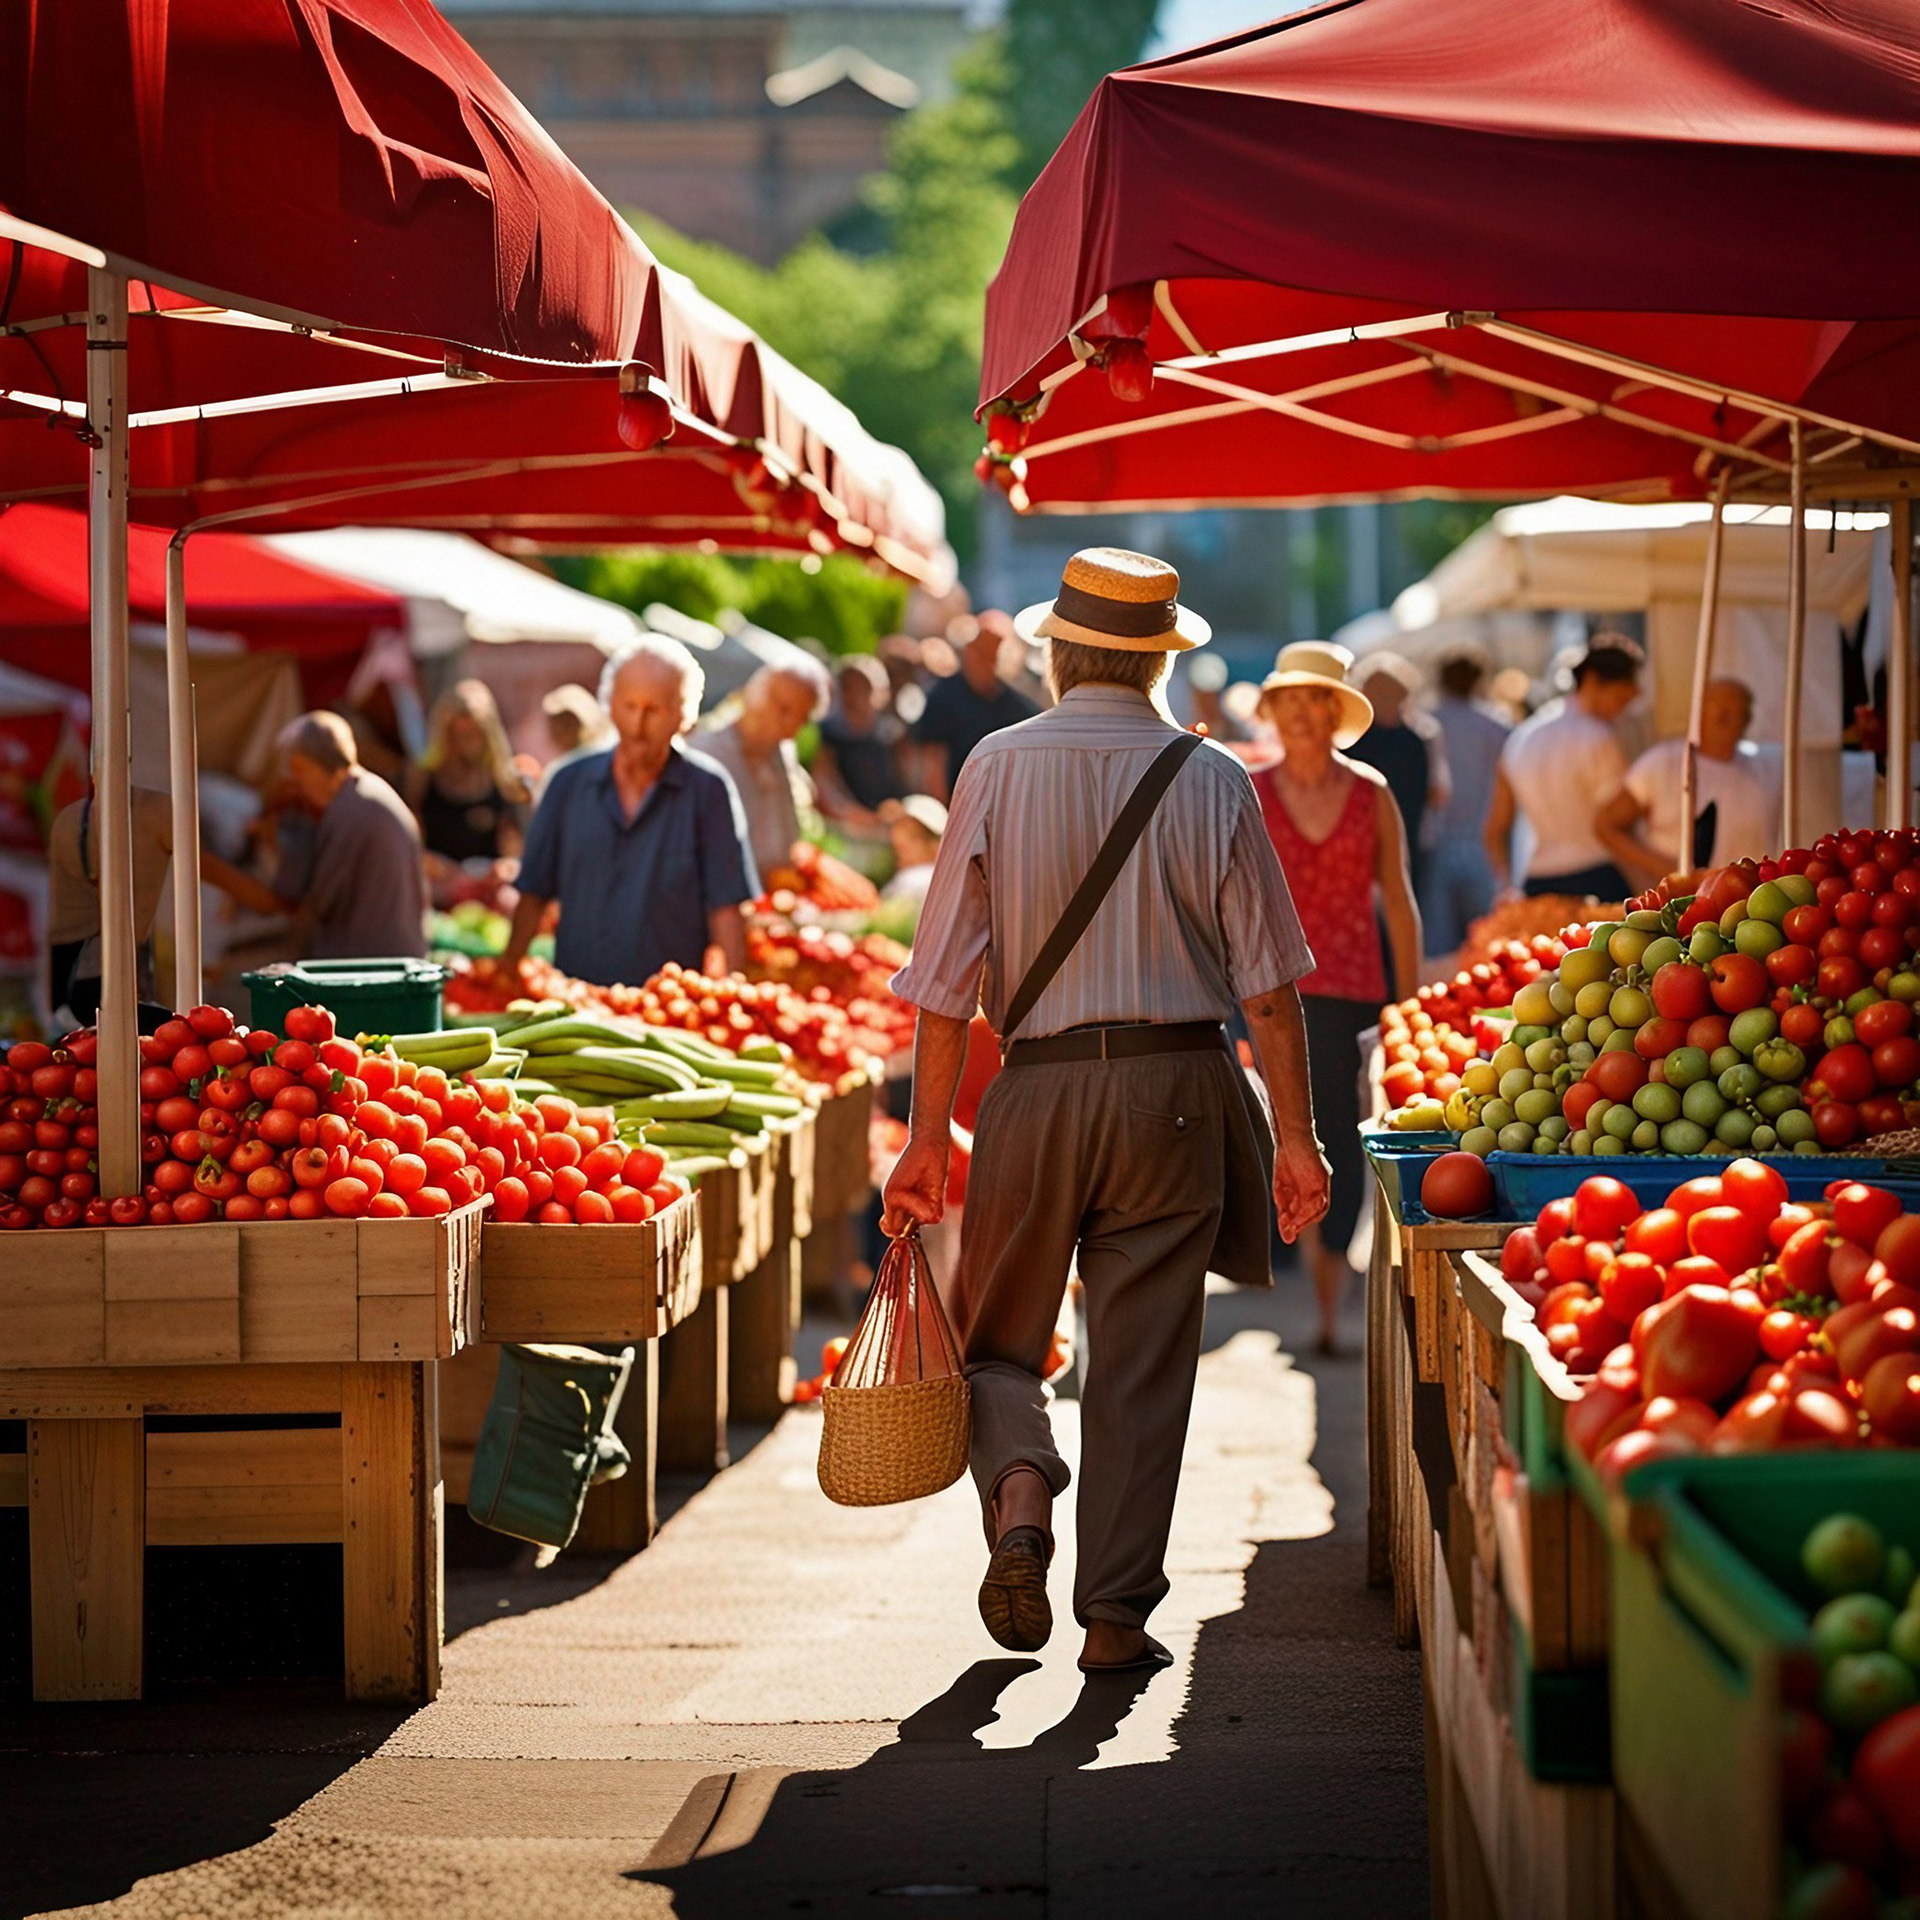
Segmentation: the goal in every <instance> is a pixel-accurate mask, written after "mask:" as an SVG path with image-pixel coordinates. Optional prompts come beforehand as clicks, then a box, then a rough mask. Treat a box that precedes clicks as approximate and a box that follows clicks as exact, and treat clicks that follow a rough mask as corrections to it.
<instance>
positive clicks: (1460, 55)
mask: <svg viewBox="0 0 1920 1920" xmlns="http://www.w3.org/2000/svg"><path fill="white" fill-rule="evenodd" d="M1656 78H1657V84H1654V82H1655V80H1656ZM1916 191H1920V20H1917V19H1916V18H1915V16H1914V15H1913V13H1912V10H1911V9H1910V8H1907V7H1905V6H1903V5H1899V4H1896V0H1770V4H1769V5H1767V6H1766V7H1759V6H1750V5H1746V4H1743V0H1527V4H1525V5H1524V6H1523V5H1521V4H1519V0H1450V3H1449V4H1448V5H1447V6H1445V7H1434V6H1432V5H1430V4H1427V0H1329V4H1326V5H1322V6H1320V7H1317V8H1314V9H1311V10H1310V11H1308V12H1305V13H1302V14H1296V15H1292V16H1290V17H1288V18H1286V19H1283V20H1281V21H1278V22H1275V23H1274V24H1272V25H1270V26H1267V27H1263V28H1260V29H1257V30H1255V31H1252V32H1249V33H1246V34H1243V35H1240V36H1237V37H1235V38H1233V39H1229V40H1224V41H1221V42H1219V43H1217V44H1215V45H1213V46H1209V47H1204V48H1201V49H1198V50H1196V51H1195V52H1192V53H1189V54H1183V55H1176V56H1174V57H1172V58H1170V59H1167V60H1161V61H1157V62H1151V63H1148V64H1146V65H1143V66H1139V67H1135V68H1130V69H1128V70H1126V71H1125V72H1122V73H1117V74H1114V75H1112V76H1110V77H1109V78H1108V79H1107V80H1106V81H1105V82H1103V83H1102V85H1101V87H1100V89H1099V91H1098V92H1097V93H1096V94H1095V96H1094V98H1093V100H1092V101H1091V102H1090V103H1089V104H1088V106H1087V108H1086V109H1085V111H1084V112H1083V113H1082V114H1081V116H1080V118H1079V120H1078V121H1077V122H1076V123H1075V125H1074V128H1073V130H1072V131H1071V133H1070V134H1069V135H1068V137H1067V139H1066V141H1065V142H1064V143H1063V144H1062V146H1061V148H1060V151H1059V152H1058V153H1057V154H1056V155H1055V156H1054V158H1053V160H1052V161H1051V162H1050V163H1049V165H1048V167H1047V169H1046V170H1045V172H1043V173H1042V175H1041V177H1040V179H1039V180H1038V182H1036V184H1035V186H1034V187H1033V189H1032V190H1031V191H1030V192H1029V194H1028V195H1027V197H1026V200H1025V201H1024V202H1023V203H1022V206H1021V209H1020V213H1019V216H1018V219H1017V220H1016V222H1015V227H1014V233H1013V239H1012V242H1011V244H1010V246H1009V249H1008V253H1007V258H1006V261H1005V264H1004V265H1003V266H1002V268H1001V271H1000V273H999V275H998V276H997V278H996V279H995V281H994V284H993V287H992V289H991V291H990V293H989V296H988V304H987V335H986V352H985V371H984V377H983V382H982V399H983V407H985V408H986V409H987V410H988V412H989V415H990V418H989V432H990V437H991V440H992V443H993V445H994V446H995V448H996V449H997V450H998V453H999V454H1000V456H1001V460H1000V470H999V477H1000V479H1001V481H1002V484H1004V485H1007V486H1008V488H1009V491H1012V492H1014V493H1015V496H1016V502H1017V503H1018V504H1029V505H1032V506H1033V507H1036V508H1043V509H1044V508H1047V507H1054V508H1059V509H1063V510H1072V509H1073V508H1075V507H1091V506H1102V507H1110V506H1116V505H1137V506H1181V505H1202V504H1221V503H1259V502H1274V503H1278V502H1290V501H1300V500H1309V499H1340V498H1355V497H1370V498H1379V497H1382V496H1390V495H1395V494H1416V493H1429V494H1431V493H1443V494H1444V493H1461V494H1486V495H1504V496H1508V497H1511V496H1512V495H1514V494H1524V493H1543V492H1550V491H1573V492H1586V493H1608V494H1613V495H1615V496H1618V497H1624V498H1659V497H1667V496H1672V495H1697V494H1700V493H1701V492H1703V491H1704V490H1705V488H1706V486H1707V484H1708V475H1709V470H1710V469H1711V467H1712V466H1713V465H1714V464H1715V463H1717V462H1718V463H1725V464H1727V465H1729V466H1731V467H1732V468H1733V469H1734V470H1735V473H1736V488H1737V490H1739V491H1748V492H1765V491H1768V490H1773V491H1778V490H1779V489H1780V487H1781V486H1782V484H1783V478H1782V477H1783V475H1784V473H1785V470H1786V467H1787V453H1788V439H1789V433H1790V421H1791V420H1792V419H1793V417H1794V416H1795V415H1796V414H1798V415H1799V416H1800V421H1801V429H1802V432H1803V433H1804V435H1805V446H1806V452H1807V457H1808V460H1809V463H1810V468H1811V472H1812V476H1813V481H1814V485H1815V489H1816V491H1820V492H1825V493H1829V494H1834V495H1837V496H1840V497H1845V496H1846V495H1847V494H1848V492H1849V491H1851V492H1854V493H1866V492H1871V491H1874V490H1875V486H1876V482H1875V481H1874V479H1873V476H1872V473H1871V471H1869V470H1870V469H1872V468H1873V467H1875V466H1877V465H1882V464H1884V463H1886V462H1887V461H1888V460H1890V459H1892V460H1911V459H1912V458H1913V456H1915V455H1920V378H1914V377H1911V376H1912V374H1913V372H1914V369H1915V364H1916V363H1915V360H1914V357H1913V355H1914V348H1915V346H1916V344H1917V336H1920V326H1916V325H1915V324H1914V323H1915V321H1916V320H1917V319H1920V259H1916V257H1915V255H1914V253H1913V250H1912V248H1911V246H1910V245H1908V244H1907V235H1906V231H1905V229H1906V225H1907V221H1906V212H1907V210H1908V209H1909V208H1910V207H1911V206H1912V204H1913V203H1914V197H1915V194H1916ZM1103 367H1104V369H1105V377H1104V378H1103V377H1101V371H1100V370H1101V369H1102V368H1103ZM1149 389H1150V390H1149ZM1862 429H1864V430H1866V433H1867V434H1868V435H1869V436H1870V437H1869V439H1868V443H1867V444H1866V445H1864V446H1863V444H1862ZM1013 456H1017V459H1016V458H1013Z"/></svg>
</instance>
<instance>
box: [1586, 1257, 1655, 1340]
mask: <svg viewBox="0 0 1920 1920" xmlns="http://www.w3.org/2000/svg"><path fill="white" fill-rule="evenodd" d="M1665 1289H1666V1274H1665V1273H1664V1272H1663V1271H1662V1270H1661V1268H1660V1267H1659V1266H1657V1265H1656V1264H1655V1263H1654V1262H1653V1261H1652V1260H1650V1259H1649V1258H1648V1257H1647V1256H1646V1255H1645V1254H1644V1253H1623V1254H1621V1256H1620V1257H1619V1258H1618V1259H1617V1260H1614V1261H1612V1262H1610V1263H1609V1265H1608V1267H1607V1269H1606V1271H1605V1272H1604V1273H1603V1274H1601V1276H1600V1298H1601V1300H1602V1302H1603V1303H1604V1304H1605V1306H1606V1309H1607V1311H1608V1313H1610V1314H1611V1315H1612V1316H1613V1317H1614V1319H1616V1320H1617V1321H1619V1323H1620V1324H1621V1325H1622V1326H1623V1327H1630V1326H1632V1325H1633V1323H1634V1321H1635V1320H1637V1319H1638V1318H1639V1317H1640V1315H1641V1314H1642V1313H1644V1312H1645V1311H1646V1310H1647V1308H1648V1307H1651V1306H1653V1305H1654V1304H1655V1303H1656V1302H1657V1301H1659V1300H1660V1299H1661V1297H1662V1296H1663V1294H1664V1292H1665Z"/></svg>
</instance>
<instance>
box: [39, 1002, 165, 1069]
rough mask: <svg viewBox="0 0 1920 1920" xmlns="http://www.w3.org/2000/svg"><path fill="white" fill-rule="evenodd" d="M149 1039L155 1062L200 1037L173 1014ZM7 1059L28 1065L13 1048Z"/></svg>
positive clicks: (155, 1029) (143, 1056)
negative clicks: (151, 1042)
mask: <svg viewBox="0 0 1920 1920" xmlns="http://www.w3.org/2000/svg"><path fill="white" fill-rule="evenodd" d="M151 1038H152V1041H153V1046H154V1058H155V1059H156V1060H171V1059H172V1058H173V1056H174V1055H175V1054H176V1053H178V1052H179V1051H180V1049H181V1048H182V1047H190V1046H192V1045H193V1044H194V1042H195V1041H196V1040H198V1039H199V1038H200V1036H199V1035H198V1034H197V1033H195V1032H194V1030H193V1029H192V1027H190V1026H189V1025H188V1024H187V1023H186V1021H184V1020H183V1019H181V1018H180V1016H179V1015H178V1014H175V1015H174V1017H173V1018H172V1019H171V1020H162V1021H161V1022H160V1024H159V1025H158V1026H157V1027H155V1028H154V1030H153V1033H152V1035H151ZM144 1045H145V1043H144V1042H143V1043H142V1046H143V1052H142V1055H141V1057H142V1058H143V1059H144V1058H145V1057H146V1055H145V1052H144ZM8 1057H9V1058H10V1059H13V1060H15V1061H18V1062H19V1064H20V1065H21V1066H25V1065H27V1064H28V1063H27V1062H26V1061H24V1060H21V1059H20V1049H19V1048H18V1047H15V1048H14V1050H13V1052H12V1054H11V1055H9V1056H8Z"/></svg>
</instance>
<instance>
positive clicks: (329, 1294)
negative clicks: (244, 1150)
mask: <svg viewBox="0 0 1920 1920" xmlns="http://www.w3.org/2000/svg"><path fill="white" fill-rule="evenodd" d="M483 1207H484V1203H483V1202H475V1203H474V1204H473V1205H471V1206H466V1207H461V1208H459V1209H458V1210H457V1211H456V1212H454V1213H451V1214H449V1215H447V1216H446V1217H445V1218H443V1219H439V1220H259V1221H248V1222H246V1223H244V1224H240V1223H235V1224H232V1225H228V1224H224V1223H220V1222H215V1221H208V1222H206V1223H205V1224H204V1225H200V1226H190V1227H77V1228H73V1229H70V1230H68V1231H67V1232H64V1233H31V1234H20V1235H17V1236H15V1237H14V1238H13V1239H12V1240H11V1241H10V1242H9V1244H8V1248H7V1278H6V1285H5V1287H4V1288H3V1289H0V1356H4V1358H5V1361H6V1363H7V1365H9V1366H10V1367H56V1368H57V1367H143V1366H218V1365H243V1364H253V1363H256V1362H265V1361H274V1362H281V1363H296V1364H297V1363H303V1362H340V1361H347V1360H368V1361H372V1360H386V1361H401V1360H408V1361H411V1360H437V1359H447V1358H449V1357H450V1356H451V1355H453V1354H455V1353H458V1352H459V1351H460V1349H461V1348H462V1347H463V1346H464V1345H465V1344H466V1343H467V1341H468V1340H469V1339H471V1338H472V1337H473V1335H474V1331H475V1327H476V1321H477V1313H478V1294H477V1288H476V1285H475V1269H476V1267H477V1263H478V1256H479V1251H480V1218H481V1213H482V1211H483Z"/></svg>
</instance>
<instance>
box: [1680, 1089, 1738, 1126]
mask: <svg viewBox="0 0 1920 1920" xmlns="http://www.w3.org/2000/svg"><path fill="white" fill-rule="evenodd" d="M1680 1111H1681V1113H1682V1114H1683V1115H1685V1117H1686V1118H1687V1119H1689V1120H1691V1121H1693V1122H1694V1124H1695V1125H1696V1126H1701V1127H1711V1126H1712V1125H1713V1124H1714V1123H1715V1122H1716V1121H1717V1120H1718V1119H1719V1118H1720V1116H1721V1115H1722V1114H1723V1113H1725V1112H1726V1111H1727V1100H1726V1097H1725V1096H1724V1095H1723V1094H1722V1093H1721V1091H1720V1089H1719V1088H1718V1087H1716V1086H1715V1085H1714V1084H1713V1082H1712V1081H1711V1080H1699V1081H1696V1082H1695V1083H1694V1084H1693V1085H1692V1086H1690V1087H1689V1088H1688V1089H1687V1090H1686V1092H1685V1093H1683V1094H1682V1095H1681V1096H1680Z"/></svg>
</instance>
